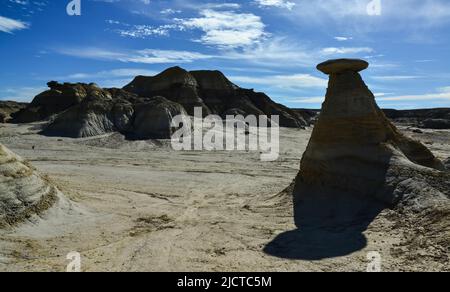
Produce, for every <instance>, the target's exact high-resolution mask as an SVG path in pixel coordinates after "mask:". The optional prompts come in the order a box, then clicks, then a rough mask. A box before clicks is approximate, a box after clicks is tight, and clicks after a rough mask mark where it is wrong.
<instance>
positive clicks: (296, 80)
mask: <svg viewBox="0 0 450 292" xmlns="http://www.w3.org/2000/svg"><path fill="white" fill-rule="evenodd" d="M230 79H231V80H232V81H233V82H236V83H246V84H258V85H265V86H271V87H278V88H283V89H300V88H324V87H326V86H327V83H328V80H326V79H323V78H319V77H315V76H312V75H310V74H293V75H271V76H259V77H248V76H231V77H230Z"/></svg>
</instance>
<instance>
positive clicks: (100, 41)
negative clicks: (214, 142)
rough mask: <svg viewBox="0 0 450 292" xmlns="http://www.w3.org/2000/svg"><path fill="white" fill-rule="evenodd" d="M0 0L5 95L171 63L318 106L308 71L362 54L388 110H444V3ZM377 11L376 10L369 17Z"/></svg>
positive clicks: (110, 82)
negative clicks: (72, 5)
mask: <svg viewBox="0 0 450 292" xmlns="http://www.w3.org/2000/svg"><path fill="white" fill-rule="evenodd" d="M80 1H81V13H82V15H81V16H69V15H68V14H67V12H66V6H67V4H68V3H69V2H70V0H58V1H50V0H0V64H1V69H0V100H21V101H30V100H31V99H32V98H33V97H34V96H35V95H36V94H37V93H39V92H40V91H42V90H44V89H45V88H46V86H45V84H46V82H47V81H49V80H58V81H61V82H62V81H67V82H96V83H98V84H99V85H101V86H103V87H122V86H124V85H125V84H127V83H128V82H129V81H131V80H132V78H133V76H135V75H153V74H156V73H158V72H160V71H162V70H163V69H165V68H167V67H170V66H175V65H178V66H181V67H183V68H186V69H188V70H194V69H214V70H221V71H222V72H224V73H225V74H226V75H227V76H228V77H229V78H230V79H231V80H232V81H233V82H235V83H236V84H238V85H240V86H242V87H247V88H255V90H258V91H264V92H266V93H267V94H269V95H270V96H271V97H272V98H273V99H274V100H276V101H277V102H280V103H283V104H286V105H288V106H291V107H306V108H319V107H320V104H321V102H322V101H323V96H324V94H325V90H326V81H327V76H325V75H323V74H322V73H320V72H318V71H317V70H316V69H315V66H316V65H317V64H318V63H320V62H322V61H324V60H327V59H332V58H343V57H352V58H364V59H366V60H367V61H369V62H370V64H371V66H370V68H369V69H368V70H366V71H364V72H363V75H364V79H365V80H366V82H367V83H368V85H369V86H370V88H371V89H372V91H373V92H374V93H375V95H376V97H377V100H378V103H379V104H380V105H381V106H383V107H387V108H398V109H407V108H429V107H450V61H449V52H450V38H449V34H450V1H448V0H378V1H380V3H381V11H380V14H379V15H373V14H374V13H369V12H368V10H367V6H368V4H369V3H372V2H371V1H372V0H315V1H311V0H248V1H232V0H229V1H214V0H209V1H198V0H164V1H163V0H80ZM375 14H378V13H375Z"/></svg>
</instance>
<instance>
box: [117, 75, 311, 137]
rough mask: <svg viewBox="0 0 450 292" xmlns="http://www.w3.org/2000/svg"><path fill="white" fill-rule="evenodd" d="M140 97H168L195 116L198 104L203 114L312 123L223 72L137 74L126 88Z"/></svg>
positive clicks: (296, 124)
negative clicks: (241, 85)
mask: <svg viewBox="0 0 450 292" xmlns="http://www.w3.org/2000/svg"><path fill="white" fill-rule="evenodd" d="M123 89H124V90H126V91H130V92H133V93H135V94H138V95H139V96H147V97H149V96H156V95H160V96H164V97H165V98H167V99H169V100H171V101H173V102H177V103H179V104H181V105H182V106H183V107H184V108H185V109H186V111H187V113H188V114H190V115H192V114H193V112H194V107H202V108H203V114H204V115H207V114H211V113H212V114H217V115H220V116H222V117H224V118H225V116H226V114H227V113H229V112H231V111H236V110H239V112H241V113H242V114H244V115H257V116H259V115H267V116H270V115H279V116H280V126H282V127H292V128H300V127H304V126H307V125H309V123H308V121H307V120H306V119H305V118H303V117H302V116H301V115H300V114H298V113H296V112H294V111H292V110H290V109H289V108H287V107H285V106H283V105H280V104H277V103H275V102H273V101H272V100H271V99H270V97H268V96H267V95H265V94H264V93H257V92H255V91H253V90H250V89H243V88H240V87H238V86H237V85H235V84H233V83H232V82H231V81H230V80H228V79H227V78H226V77H225V75H223V73H221V72H220V71H205V70H204V71H191V72H188V71H186V70H184V69H182V68H179V67H174V68H170V69H168V70H166V71H164V72H162V73H161V74H159V75H157V76H154V77H144V76H138V77H136V78H135V79H134V80H133V81H132V82H131V83H130V84H128V85H127V86H125V87H124V88H123Z"/></svg>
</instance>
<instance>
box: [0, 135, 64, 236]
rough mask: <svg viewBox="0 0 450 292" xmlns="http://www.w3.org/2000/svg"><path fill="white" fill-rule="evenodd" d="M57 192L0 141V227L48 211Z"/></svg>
mask: <svg viewBox="0 0 450 292" xmlns="http://www.w3.org/2000/svg"><path fill="white" fill-rule="evenodd" d="M58 192H59V191H58V189H57V188H56V187H55V186H54V185H52V184H51V183H50V182H49V181H48V179H46V178H45V177H42V176H40V175H39V174H38V173H37V172H36V171H35V169H34V168H33V167H32V166H30V165H28V164H27V163H26V162H25V161H24V160H23V159H22V158H20V157H19V156H17V155H15V154H14V153H12V152H11V151H9V150H8V149H7V148H5V147H4V146H3V145H1V144H0V228H4V227H7V226H12V225H15V224H16V223H18V222H21V221H24V220H26V219H27V218H29V217H30V216H32V215H35V214H39V213H41V212H43V211H45V210H47V209H48V208H50V207H51V206H52V205H53V204H54V203H55V202H56V200H57V198H58Z"/></svg>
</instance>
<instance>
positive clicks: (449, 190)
mask: <svg viewBox="0 0 450 292" xmlns="http://www.w3.org/2000/svg"><path fill="white" fill-rule="evenodd" d="M367 67H368V63H367V62H365V61H362V60H346V59H341V60H332V61H328V62H325V63H323V64H320V65H319V66H318V69H319V70H320V71H322V72H324V73H325V74H328V75H330V81H329V85H328V90H327V94H326V99H325V102H324V103H323V106H322V111H321V114H320V116H319V118H318V121H317V122H316V125H315V127H314V130H313V133H312V136H311V139H310V141H309V144H308V146H307V149H306V151H305V153H304V154H303V158H302V161H301V166H300V172H299V174H298V176H297V178H296V180H295V181H294V183H293V184H292V185H291V186H289V187H288V188H287V189H286V190H284V191H283V192H282V193H281V194H280V195H279V196H278V197H277V198H279V199H280V200H287V199H289V198H290V197H291V196H292V199H293V201H292V202H293V208H294V220H295V225H296V226H297V227H298V229H296V230H292V231H288V232H285V233H282V234H280V235H279V236H277V237H276V238H275V239H274V240H273V241H272V242H270V243H269V244H268V245H267V246H266V248H265V252H267V253H268V254H271V255H274V256H278V257H283V258H290V259H306V260H320V259H324V258H334V257H339V256H344V255H348V254H351V253H354V252H356V251H359V250H362V249H363V248H365V247H366V246H367V245H368V241H367V238H366V236H365V234H364V232H365V231H366V230H367V229H368V228H369V227H370V226H371V224H372V223H373V222H374V221H376V220H377V218H378V217H379V216H381V217H383V216H391V217H389V218H390V219H389V220H392V221H394V222H395V224H396V225H398V226H402V225H404V224H405V222H408V224H411V225H413V226H414V225H417V226H425V225H427V226H428V227H430V229H429V230H439V235H437V236H436V235H435V234H436V232H435V231H427V232H429V235H428V237H427V239H429V240H430V241H429V242H428V244H429V245H430V246H433V248H436V249H439V250H445V249H447V247H448V242H449V236H448V234H449V233H448V225H449V222H450V200H449V199H450V174H449V173H447V172H445V171H441V170H443V164H442V163H441V162H440V161H439V160H438V159H436V158H435V156H434V155H433V154H432V153H431V152H430V151H429V150H428V149H427V148H426V147H425V146H423V145H422V144H420V143H419V142H416V141H414V140H412V139H410V138H408V137H406V136H404V135H403V134H402V133H400V132H399V131H398V130H397V129H396V127H395V126H394V125H393V124H392V123H391V122H389V121H388V120H387V118H386V116H385V115H384V114H383V113H382V112H381V110H380V109H379V108H378V106H377V104H376V102H375V97H374V95H373V94H372V93H371V92H370V90H369V89H368V88H367V86H366V85H365V83H364V81H363V80H362V78H361V76H360V74H359V73H358V72H359V71H361V70H363V69H365V68H367ZM282 202H284V204H290V203H287V201H282ZM388 208H390V209H391V210H389V211H387V210H386V209H388ZM387 214H388V215H387ZM377 222H378V221H377ZM424 222H426V223H424ZM417 235H420V236H423V234H422V233H419V232H418V233H417ZM441 236H442V237H441ZM414 237H415V236H413V238H414ZM422 238H423V237H422ZM406 244H408V245H413V244H414V243H406Z"/></svg>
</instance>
